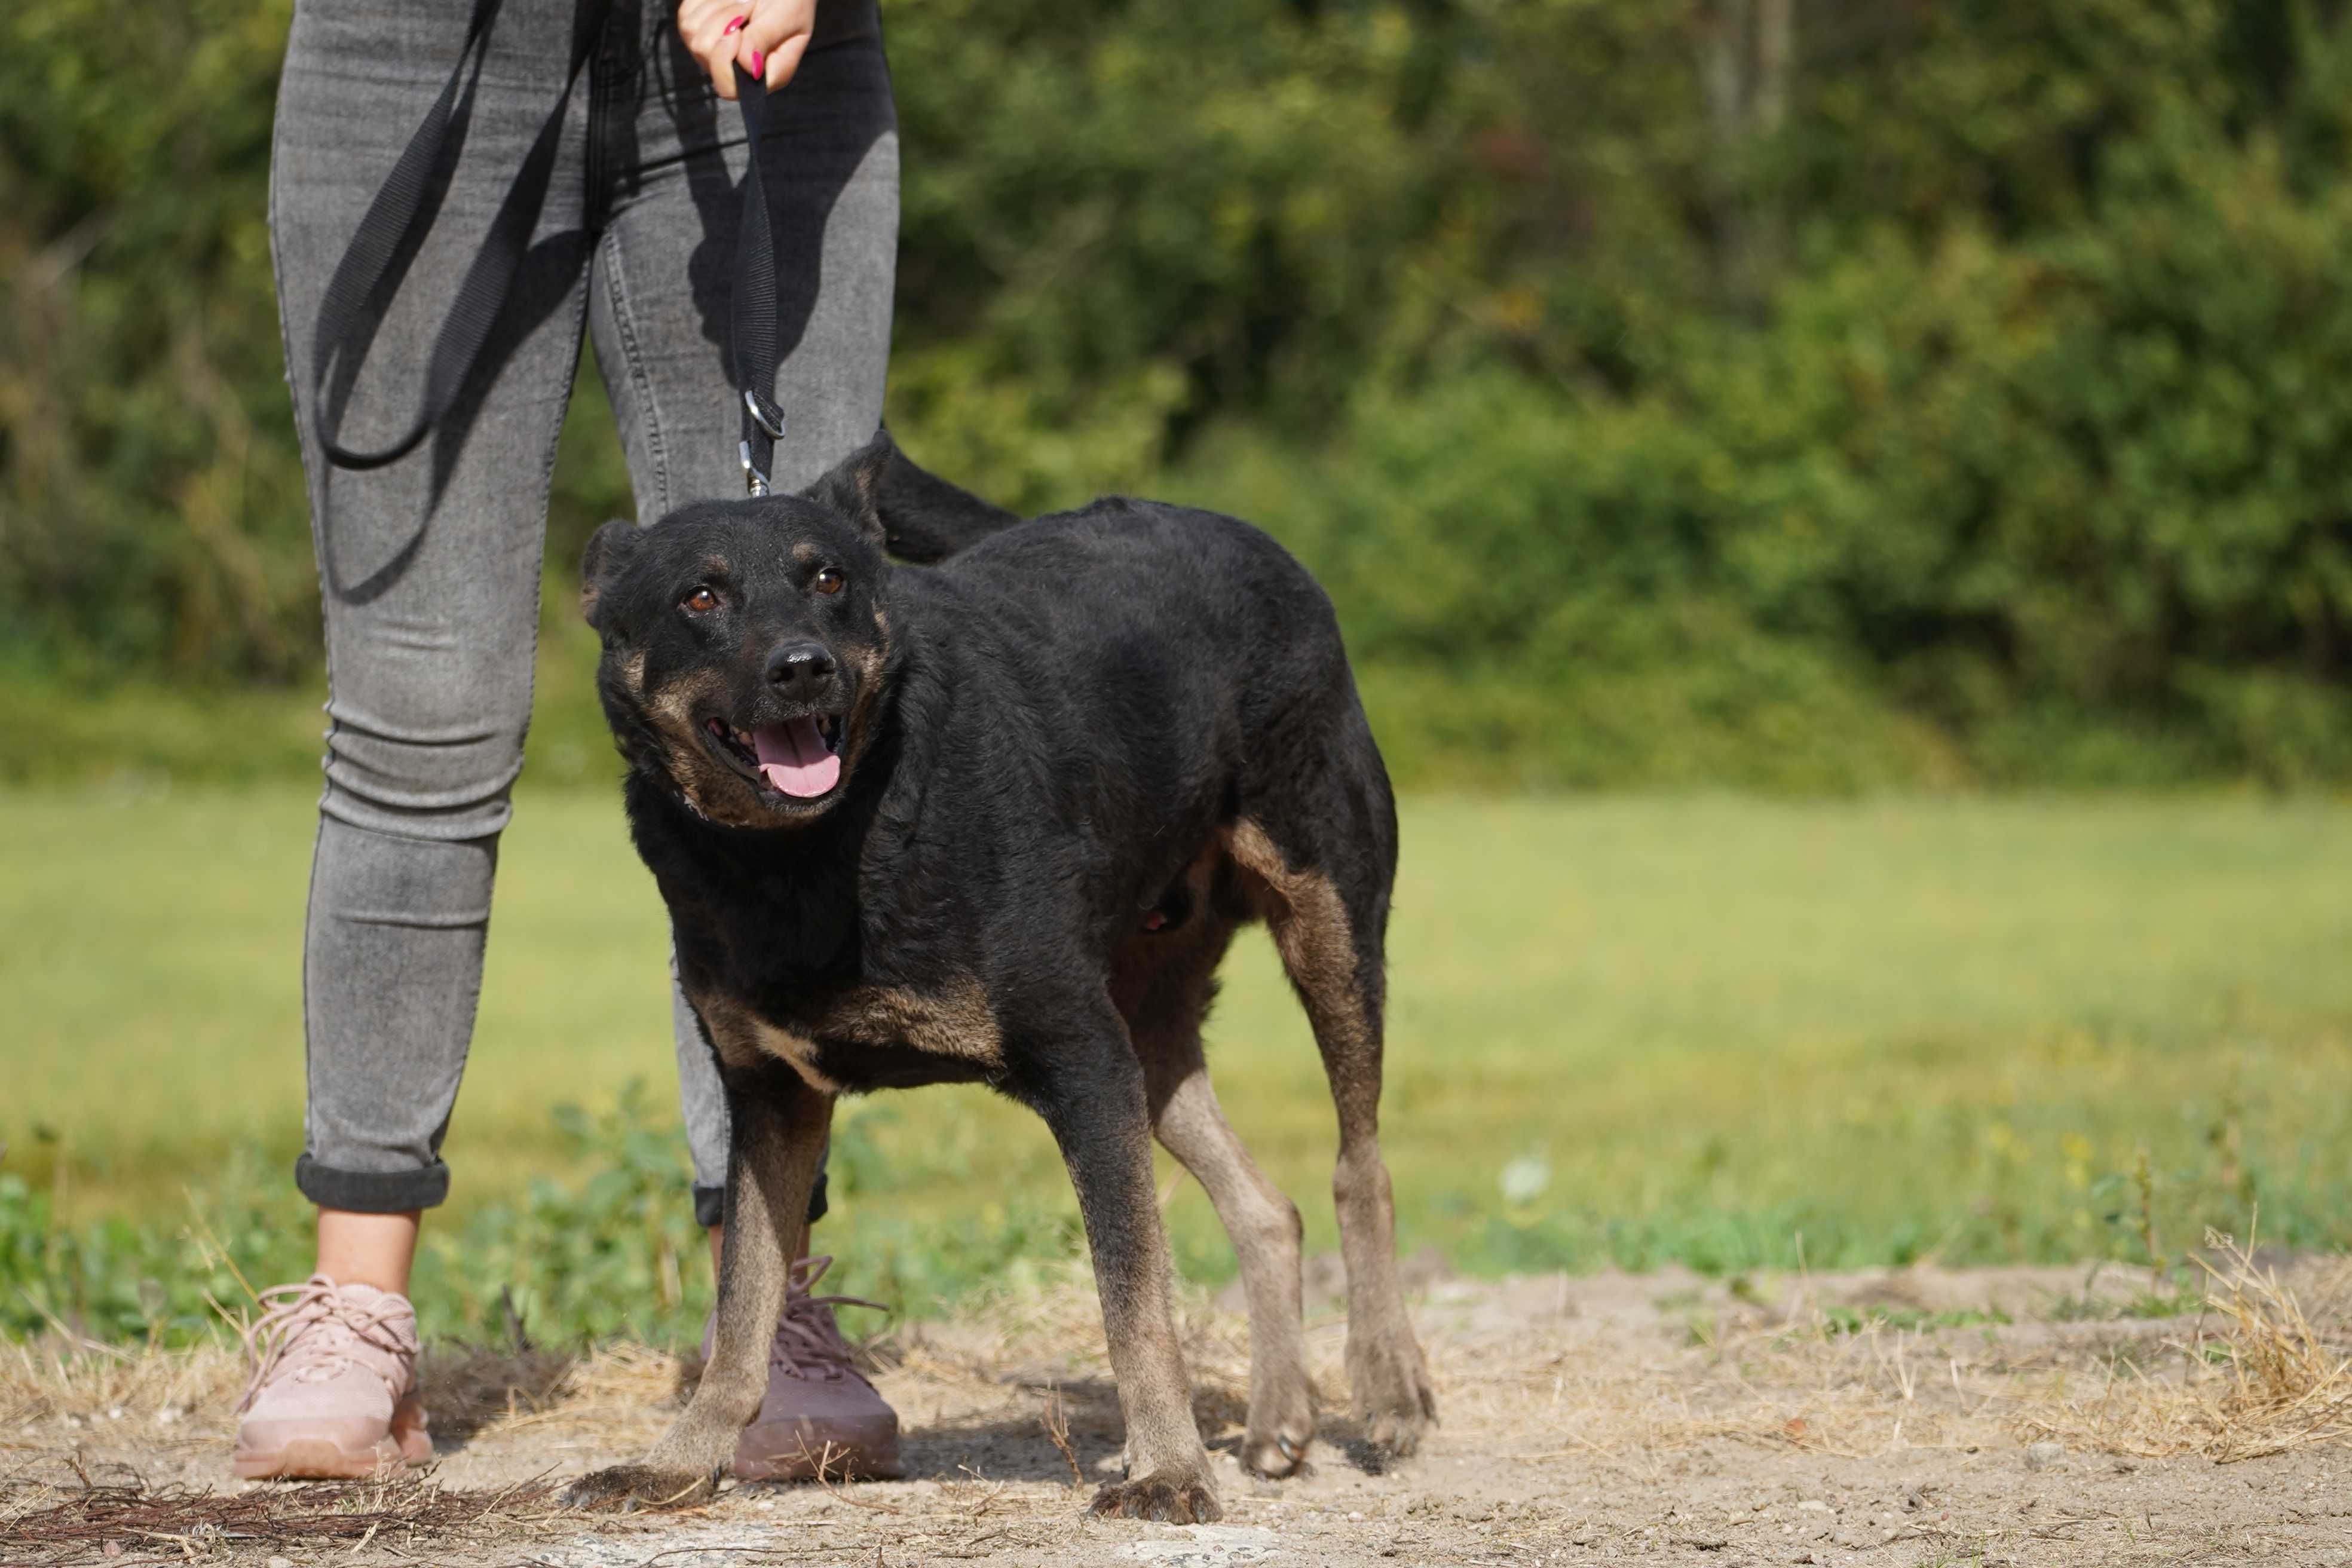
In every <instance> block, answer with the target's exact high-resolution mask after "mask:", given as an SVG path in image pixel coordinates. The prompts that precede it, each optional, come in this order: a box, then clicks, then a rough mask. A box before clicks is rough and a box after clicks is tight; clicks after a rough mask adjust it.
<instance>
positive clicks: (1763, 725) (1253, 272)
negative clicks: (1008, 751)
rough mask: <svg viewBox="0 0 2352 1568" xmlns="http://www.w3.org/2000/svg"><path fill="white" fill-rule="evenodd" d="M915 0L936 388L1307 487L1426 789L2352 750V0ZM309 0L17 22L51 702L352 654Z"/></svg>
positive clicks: (1321, 566) (1292, 518)
mask: <svg viewBox="0 0 2352 1568" xmlns="http://www.w3.org/2000/svg"><path fill="white" fill-rule="evenodd" d="M284 16H285V13H284V6H283V5H282V4H266V5H260V6H253V5H237V6H234V7H231V6H226V5H222V4H221V3H220V0H189V3H188V4H186V5H183V6H180V7H176V8H173V9H172V10H171V11H168V12H165V13H159V14H157V15H155V16H151V17H144V18H142V26H141V37H140V42H139V44H138V46H137V47H123V45H122V43H121V37H122V35H121V28H120V27H119V26H116V25H114V23H113V22H112V20H111V19H110V13H105V12H102V11H100V9H99V8H98V7H97V6H96V5H92V4H90V3H89V0H26V4H23V5H18V6H16V7H15V8H13V9H12V10H11V11H10V12H9V13H8V15H7V16H6V17H5V20H0V279H5V280H0V297H4V298H0V420H5V427H0V442H5V445H0V668H5V670H6V671H8V672H9V673H8V675H7V679H9V680H10V681H11V682H13V683H15V684H17V685H19V686H22V687H26V688H42V689H53V690H58V691H61V692H67V693H70V694H71V697H72V699H73V700H76V701H79V700H80V698H81V695H82V693H83V692H84V691H85V690H86V689H90V688H92V687H99V686H105V685H110V684H119V683H121V682H122V681H124V680H126V679H128V680H133V681H136V682H141V683H145V684H147V685H152V684H154V683H169V684H173V685H178V686H181V687H195V688H198V689H203V688H205V687H206V686H208V685H212V686H217V685H220V684H224V683H235V684H247V685H249V684H252V683H256V682H260V683H268V684H272V685H277V686H289V685H290V686H298V687H302V688H305V689H307V687H308V686H309V684H310V682H312V681H313V680H314V679H315V673H314V668H313V667H314V663H315V646H316V640H317V633H316V624H315V622H316V616H317V610H316V607H315V603H314V594H315V587H314V579H313V576H312V572H311V567H310V556H309V549H308V542H307V532H306V523H305V520H304V517H303V515H302V511H303V499H302V487H301V483H300V476H299V468H298V466H297V464H296V463H295V460H294V458H293V451H292V444H291V440H290V437H289V431H288V428H287V426H288V413H287V401H286V394H285V389H284V385H283V383H282V380H281V366H280V364H279V360H278V337H277V333H276V330H275V322H274V315H273V312H272V309H271V305H270V299H269V292H268V290H269V279H268V259H267V254H268V253H267V239H266V234H265V231H264V226H263V217H264V213H263V187H264V182H265V175H266V166H267V158H268V119H269V110H270V94H271V89H272V79H273V73H274V69H275V65H276V52H277V50H278V46H279V43H280V41H281V39H282V36H283V31H284ZM887 26H888V28H889V39H890V47H891V52H892V58H893V62H894V69H895V73H896V79H897V81H898V90H899V94H900V106H901V114H902V121H903V127H904V133H905V138H906V171H907V172H906V192H905V235H904V243H903V247H902V260H901V269H900V296H899V310H900V315H899V323H898V336H897V352H896V358H895V360H894V366H893V384H892V393H891V418H892V423H893V425H894V427H896V428H897V429H898V432H899V434H900V436H901V437H902V438H904V439H905V440H906V442H907V443H908V446H909V447H911V448H913V449H914V450H916V451H917V452H918V453H919V454H920V455H921V456H922V457H923V458H925V459H926V460H927V461H929V462H930V463H931V464H932V465H933V466H935V467H938V468H941V469H942V470H944V471H946V472H948V473H950V474H952V475H954V476H956V477H958V478H959V479H963V480H964V481H966V482H968V483H970V484H971V485H972V486H973V487H974V488H976V489H982V490H985V491H988V492H990V493H992V494H993V495H996V496H998V497H1001V498H1003V499H1004V500H1008V501H1012V502H1016V503H1019V504H1021V505H1024V506H1027V507H1032V508H1042V507H1045V506H1050V505H1056V504H1066V503H1070V502H1075V501H1078V500H1084V499H1086V498H1087V496H1089V495H1091V494H1093V493H1095V492H1096V491H1097V490H1100V489H1130V490H1144V491H1150V492H1153V493H1158V494H1164V495H1171V496H1175V497H1181V498H1182V499H1187V500H1198V501H1201V502H1202V503H1204V504H1213V505H1219V506H1223V507H1226V508H1229V509H1231V510H1240V511H1244V512H1246V513H1247V514H1248V515H1250V516H1252V517H1254V518H1255V519H1257V520H1259V521H1263V522H1264V523H1265V525H1266V526H1268V527H1269V528H1270V529H1272V530H1273V531H1276V533H1277V534H1279V535H1281V536H1282V537H1283V538H1285V539H1286V541H1287V542H1290V543H1291V544H1292V545H1293V546H1294V547H1295V548H1296V549H1297V550H1298V552H1300V553H1301V554H1302V556H1304V558H1305V559H1306V560H1307V562H1308V563H1309V564H1310V565H1312V566H1313V567H1314V568H1315V569H1316V570H1317V571H1318V574H1321V575H1322V577H1323V579H1324V580H1325V582H1326V583H1327V584H1328V585H1329V586H1330V588H1331V590H1332V593H1333V595H1334V597H1335V598H1336V599H1337V600H1338V601H1339V606H1340V612H1341V616H1342V620H1343V622H1344V624H1345V626H1347V629H1348V631H1349V637H1350V638H1351V641H1352V644H1353V646H1354V647H1355V649H1356V652H1357V655H1358V658H1359V659H1360V665H1361V668H1362V677H1363V683H1364V686H1365V689H1366V694H1367V698H1368V700H1369V701H1370V704H1371V706H1372V708H1373V710H1374V718H1375V721H1376V722H1377V723H1378V724H1379V726H1380V728H1381V733H1382V736H1383V739H1384V741H1385V742H1386V743H1387V745H1388V746H1389V749H1390V750H1391V752H1392V753H1393V754H1394V756H1395V759H1396V761H1397V763H1398V764H1399V771H1400V773H1402V774H1404V775H1405V776H1406V777H1407V778H1409V779H1412V780H1415V781H1426V782H1452V783H1462V782H1483V783H1518V784H1677V783H1688V782H1696V781H1702V780H1704V781H1718V782H1731V783H1740V784H1760V785H1765V786H1769V787H1777V788H1787V789H1823V788H1831V789H1835V788H1853V787H1863V786H1867V785H1871V784H1917V783H1923V782H1926V783H1936V782H1947V781H1982V782H2012V781H2014V782H2036V783H2097V782H2127V783H2162V782H2167V781H2173V780H2183V779H2210V778H2215V777H2251V778H2256V779H2260V780H2263V781H2264V782H2268V783H2271V784H2281V785H2287V784H2297V783H2304V782H2325V783H2334V784H2341V783H2342V782H2344V781H2345V780H2346V779H2347V778H2352V683H2347V680H2346V679H2345V678H2346V676H2347V667H2348V666H2352V463H2347V461H2346V458H2347V454H2352V179H2347V171H2346V166H2345V157H2346V152H2347V142H2352V90H2347V89H2352V20H2347V16H2346V15H2345V8H2344V7H2343V6H2341V5H2336V4H2332V3H2325V4H2324V3H2320V0H2303V3H2298V0H2230V3H2223V0H2210V3H2206V0H2077V3H2075V4H2072V5H2064V6H2045V5H2030V4H2026V3H2024V0H1951V3H1948V4H1941V5H1927V4H1925V3H1924V0H1895V3H1891V4H1890V3H1885V0H1874V3H1867V4H1865V3H1864V0H1706V3H1692V0H1676V3H1672V4H1665V5H1657V4H1648V3H1644V0H1412V3H1411V4H1374V3H1346V0H1292V3H1291V4H1287V5H1269V4H1251V5H1244V4H1240V3H1238V0H1200V3H1198V4H1194V5H1183V6H1179V5H1164V4H1145V3H1140V0H1133V3H1129V4H1124V5H1082V4H1078V3H1076V0H996V3H994V4H991V5H980V4H978V3H977V0H892V3H891V4H890V5H888V6H887ZM583 414H585V415H588V416H593V406H592V407H590V408H588V409H586V410H583ZM595 434H596V432H595V429H594V427H593V426H582V427H581V428H579V429H576V430H575V431H574V432H573V434H572V437H570V438H569V439H568V440H567V443H566V456H565V459H564V461H563V463H562V466H561V469H560V473H559V479H558V496H557V501H556V508H555V527H556V540H557V542H556V548H555V552H554V554H555V559H556V561H557V562H558V563H559V565H558V568H557V569H558V570H559V571H564V570H568V569H569V563H570V562H571V560H572V558H573V555H574V553H575V552H576V549H577V543H578V540H579V538H580V536H581V534H582V532H583V531H584V529H585V527H586V526H588V525H589V524H590V523H592V522H593V521H596V520H597V519H599V518H601V517H602V516H604V515H606V514H608V513H610V512H613V511H625V510H626V508H627V489H626V486H625V482H624V476H623V474H622V472H621V469H620V467H619V462H618V458H617V456H616V454H615V453H614V451H613V450H612V447H611V443H610V442H609V441H600V440H597V439H595V438H593V437H594V436H595ZM556 700H559V701H561V700H564V699H562V698H560V697H559V698H558V699H556ZM28 701H29V700H28ZM47 706H48V707H55V706H58V704H54V703H52V704H47ZM33 707H34V709H35V710H42V709H43V707H44V705H43V704H42V703H39V702H35V703H33ZM559 723H560V724H563V723H568V721H559ZM570 727H571V728H572V729H578V728H580V726H578V725H572V726H570ZM11 728H12V729H15V730H21V729H22V726H16V725H12V726H11ZM567 732H568V731H567ZM0 745H6V746H9V747H12V748H13V747H18V746H19V745H20V742H18V741H17V740H14V739H12V740H10V741H7V742H0ZM103 750H104V748H103V747H102V746H100V747H98V748H96V749H95V750H94V751H93V752H92V754H93V755H98V754H101V753H102V752H103ZM0 772H7V773H24V772H26V765H25V764H23V763H22V762H21V759H11V758H8V757H5V756H0Z"/></svg>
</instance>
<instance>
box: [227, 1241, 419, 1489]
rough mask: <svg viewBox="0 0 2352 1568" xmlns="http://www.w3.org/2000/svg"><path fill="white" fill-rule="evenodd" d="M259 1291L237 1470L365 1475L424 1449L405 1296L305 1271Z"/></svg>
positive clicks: (411, 1459)
mask: <svg viewBox="0 0 2352 1568" xmlns="http://www.w3.org/2000/svg"><path fill="white" fill-rule="evenodd" d="M261 1300H262V1302H263V1303H264V1304H265V1305H266V1306H268V1310H267V1311H266V1312H264V1313H263V1314H262V1315H261V1318H260V1320H259V1321H257V1322H256V1323H255V1324H254V1325H253V1326H252V1327H251V1328H249V1329H247V1331H246V1333H245V1351H246V1355H247V1357H248V1358H249V1359H250V1360H251V1361H252V1363H253V1381H252V1382H250V1383H248V1384H246V1389H245V1397H244V1398H242V1399H240V1400H238V1401H237V1406H236V1407H237V1410H238V1412H239V1413H240V1414H242V1415H244V1417H245V1419H244V1420H243V1421H242V1422H241V1423H239V1424H238V1426H237V1429H236V1473H237V1474H238V1475H240V1476H242V1477H245V1478H246V1479H260V1478H262V1477H268V1476H301V1477H313V1478H326V1477H352V1476H373V1475H375V1474H377V1473H378V1472H380V1471H383V1470H387V1469H391V1468H394V1467H396V1466H400V1465H421V1464H423V1463H424V1462H425V1460H427V1459H429V1458H432V1457H433V1439H432V1437H431V1436H430V1435H429V1434H428V1433H427V1432H426V1431H425V1406H424V1405H423V1403H422V1402H421V1401H420V1400H419V1399H418V1398H417V1396H416V1310H415V1308H414V1307H412V1306H410V1305H409V1304H408V1298H407V1297H405V1296H395V1295H394V1294H393V1293H392V1292H391V1291H389V1290H379V1289H375V1287H373V1286H372V1285H338V1284H336V1283H335V1282H334V1281H333V1280H331V1279H328V1278H327V1277H326V1276H325V1275H323V1274H313V1275H312V1276H310V1279H307V1280H305V1281H303V1282H302V1283H301V1284H299V1285H280V1286H278V1287H277V1288H275V1289H269V1290H265V1291H263V1292H262V1293H261Z"/></svg>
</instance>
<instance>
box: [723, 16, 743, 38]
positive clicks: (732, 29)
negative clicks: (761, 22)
mask: <svg viewBox="0 0 2352 1568" xmlns="http://www.w3.org/2000/svg"><path fill="white" fill-rule="evenodd" d="M750 20H751V17H749V16H738V17H736V18H735V19H734V20H733V21H731V22H730V23H728V24H727V32H725V33H721V34H720V35H719V37H722V38H723V37H728V36H729V34H733V33H740V32H741V31H742V30H743V24H744V23H746V22H748V21H750Z"/></svg>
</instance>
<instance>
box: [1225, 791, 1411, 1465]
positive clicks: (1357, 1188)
mask: <svg viewBox="0 0 2352 1568" xmlns="http://www.w3.org/2000/svg"><path fill="white" fill-rule="evenodd" d="M1310 821H1311V822H1315V823H1318V827H1317V828H1308V827H1307V826H1304V824H1305V823H1306V822H1310ZM1351 821H1352V822H1354V823H1356V824H1358V825H1359V826H1362V827H1364V828H1365V829H1366V831H1365V832H1364V833H1362V834H1361V835H1360V836H1358V837H1357V838H1356V839H1355V840H1352V841H1349V842H1345V843H1338V842H1333V843H1322V844H1318V842H1317V840H1318V837H1320V838H1325V839H1337V838H1338V837H1339V833H1338V832H1337V828H1338V826H1339V825H1340V824H1345V823H1349V822H1351ZM1277 835H1279V837H1277ZM1225 838H1226V845H1227V848H1228V851H1229V853H1231V855H1232V856H1233V858H1234V861H1235V862H1236V863H1237V864H1238V865H1239V866H1240V867H1241V868H1243V869H1244V870H1245V871H1247V872H1249V873H1250V874H1251V875H1252V876H1253V877H1254V878H1255V879H1256V880H1257V882H1259V883H1261V884H1262V885H1263V887H1262V890H1260V891H1259V892H1258V894H1257V902H1258V905H1259V908H1260V909H1261V910H1262V911H1263V912H1264V914H1265V919H1266V924H1267V925H1268V926H1269V927H1270V928H1271V929H1272V931H1273V933H1274V942H1275V947H1276V950H1277V951H1278V952H1280V953H1281V955H1282V964H1283V968H1284V969H1285V970H1286V972H1288V973H1289V976H1290V983H1291V984H1292V985H1293V987H1295V988H1296V989H1297V993H1298V998H1299V1001H1300V1002H1301V1003H1302V1004H1303V1005H1305V1007H1306V1009H1307V1021H1308V1022H1309V1023H1310V1024H1311V1025H1312V1026H1314V1030H1315V1044H1316V1046H1317V1047H1318V1049H1319V1050H1320V1051H1321V1053H1322V1056H1323V1070H1324V1073H1325V1076H1326V1077H1328V1079H1329V1080H1330V1084H1331V1099H1332V1101H1333V1104H1334V1106H1335V1108H1336V1109H1337V1110H1338V1112H1339V1168H1338V1170H1337V1172H1336V1173H1334V1174H1333V1176H1332V1179H1331V1194H1332V1197H1333V1199H1334V1201H1335V1202H1336V1204H1337V1206H1338V1208H1339V1247H1340V1253H1341V1256H1342V1257H1343V1258H1345V1259H1346V1261H1347V1266H1348V1382H1349V1391H1350V1393H1351V1394H1353V1395H1354V1400H1355V1406H1356V1414H1357V1415H1359V1416H1360V1418H1362V1419H1363V1420H1364V1421H1365V1423H1366V1424H1367V1435H1368V1436H1370V1438H1371V1440H1372V1442H1373V1443H1374V1444H1375V1445H1376V1446H1377V1447H1381V1449H1383V1450H1385V1451H1387V1452H1389V1453H1391V1454H1397V1455H1403V1454H1409V1453H1411V1452H1412V1450H1413V1449H1414V1448H1415V1447H1418V1446H1419V1444H1420V1442H1421V1436H1422V1433H1423V1430H1424V1429H1425V1428H1426V1427H1427V1426H1428V1424H1429V1423H1430V1422H1431V1421H1433V1420H1434V1419H1435V1418H1436V1415H1437V1401H1436V1398H1435V1396H1434V1395H1433V1394H1432V1393H1431V1391H1430V1385H1429V1366H1428V1363H1427V1362H1426V1360H1424V1358H1423V1355H1422V1352H1421V1345H1420V1342H1418V1341H1417V1340H1415V1339H1414V1337H1413V1332H1412V1319H1411V1318H1410V1316H1408V1315H1407V1313H1406V1311H1405V1304H1404V1289H1403V1285H1402V1281H1401V1280H1400V1279H1399V1278H1398V1275H1397V1259H1396V1205H1395V1202H1394V1199H1393V1198H1392V1197H1391V1194H1390V1188H1389V1171H1388V1165H1387V1163H1385V1162H1383V1161H1382V1160H1381V1142H1380V1116H1381V1011H1382V1003H1383V1001H1384V995H1383V993H1384V990H1385V985H1384V982H1383V977H1382V965H1383V953H1382V942H1383V939H1384V937H1385V933H1386V927H1387V923H1388V895H1389V885H1390V879H1391V876H1392V874H1393V870H1394V867H1395V851H1394V845H1395V829H1394V817H1393V816H1392V814H1391V808H1390V806H1389V804H1388V798H1387V792H1386V790H1385V789H1384V788H1383V789H1381V790H1378V791H1369V790H1368V791H1364V792H1361V793H1360V794H1357V795H1353V796H1352V797H1350V798H1349V799H1347V800H1346V801H1345V802H1344V803H1343V804H1339V805H1333V806H1332V807H1330V808H1329V809H1326V810H1321V811H1318V812H1314V813H1307V812H1301V813H1299V814H1297V816H1296V817H1294V818H1293V819H1291V821H1289V822H1286V823H1283V824H1281V825H1279V826H1276V827H1274V828H1273V829H1272V830H1269V827H1268V826H1265V825H1263V824H1261V823H1260V822H1259V821H1257V820H1255V819H1254V818H1252V817H1249V816H1243V817H1241V818H1240V819H1238V820H1236V821H1235V822H1234V825H1233V826H1231V827H1230V828H1228V829H1227V830H1226V835H1225Z"/></svg>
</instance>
